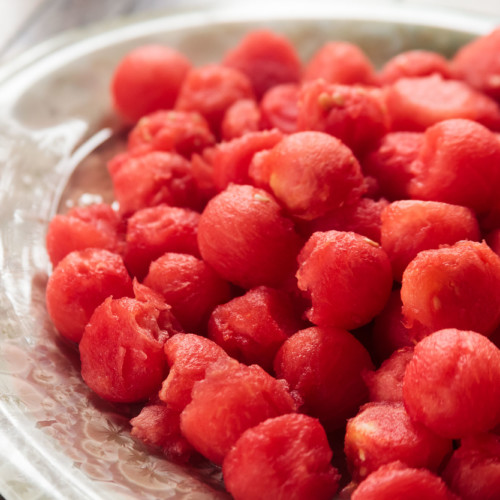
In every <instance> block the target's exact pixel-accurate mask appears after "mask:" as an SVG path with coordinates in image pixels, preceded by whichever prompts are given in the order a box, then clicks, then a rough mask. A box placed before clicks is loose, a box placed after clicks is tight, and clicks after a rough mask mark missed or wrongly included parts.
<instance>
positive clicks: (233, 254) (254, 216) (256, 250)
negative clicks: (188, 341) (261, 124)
mask: <svg viewBox="0 0 500 500" xmlns="http://www.w3.org/2000/svg"><path fill="white" fill-rule="evenodd" d="M198 246H199V248H200V253H201V255H202V257H203V259H204V260H205V261H206V262H207V263H208V264H210V265H211V266H212V267H213V268H214V269H215V270H216V271H217V272H218V273H219V274H220V275H221V276H222V277H223V278H225V279H227V280H228V281H230V282H232V283H234V284H236V285H238V286H241V287H243V288H247V289H249V288H254V287H256V286H260V285H267V286H279V285H280V284H281V283H282V282H283V281H284V280H285V279H286V278H288V277H290V276H291V275H292V274H293V273H294V272H295V269H296V257H297V254H298V252H299V249H300V246H301V239H300V238H299V236H298V234H297V233H296V232H295V227H294V224H293V222H292V221H291V220H290V219H289V218H287V217H286V216H285V215H284V214H283V211H282V208H281V207H280V205H279V204H278V202H277V201H276V200H275V199H274V197H273V196H272V195H271V194H269V193H267V192H266V191H264V190H262V189H258V188H255V187H252V186H248V185H235V184H232V185H230V186H228V188H227V189H226V190H224V191H222V192H221V193H220V194H218V195H217V196H215V197H214V198H212V199H211V200H210V201H209V203H208V204H207V206H206V207H205V210H204V211H203V213H202V214H201V218H200V222H199V224H198Z"/></svg>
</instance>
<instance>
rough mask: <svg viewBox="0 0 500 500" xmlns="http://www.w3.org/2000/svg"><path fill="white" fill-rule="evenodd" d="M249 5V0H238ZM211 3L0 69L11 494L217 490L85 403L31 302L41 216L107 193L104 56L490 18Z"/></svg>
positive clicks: (3, 350)
mask: <svg viewBox="0 0 500 500" xmlns="http://www.w3.org/2000/svg"><path fill="white" fill-rule="evenodd" d="M250 4H251V5H250ZM284 6H285V4H284V3H280V2H277V3H273V2H262V3H261V2H259V1H253V2H250V3H249V5H247V6H242V5H239V4H234V3H226V4H217V5H215V6H213V7H211V8H207V9H205V10H203V11H190V12H177V13H174V14H171V15H165V16H162V17H154V18H149V19H141V20H135V21H130V22H120V23H115V24H114V25H112V26H110V25H107V26H99V27H96V28H93V29H91V30H86V31H84V32H75V33H71V34H66V35H64V36H62V37H59V38H57V39H54V40H52V41H50V42H48V43H45V44H43V45H41V46H39V47H37V48H35V49H33V50H31V51H30V52H28V53H26V54H25V55H23V56H22V57H20V58H18V59H17V60H16V61H14V62H12V63H11V64H10V65H8V66H5V67H3V68H0V168H1V175H0V493H1V494H3V495H4V497H5V498H6V499H7V500H12V499H23V500H24V499H49V498H50V499H64V500H72V499H82V498H85V499H93V498H95V499H118V500H121V499H133V498H141V499H153V498H160V497H161V498H165V499H166V498H176V499H197V500H200V499H216V498H227V497H228V496H227V494H226V493H225V492H224V490H223V486H222V482H221V473H220V470H218V469H217V468H215V467H210V466H208V465H206V466H199V467H197V468H196V467H192V468H186V467H180V466H178V465H175V464H173V463H170V462H168V461H167V460H165V459H164V458H163V457H162V456H161V455H158V454H155V453H154V452H152V451H151V450H150V449H147V448H146V447H145V446H143V445H142V444H141V443H139V442H137V441H136V440H135V439H133V438H132V437H131V436H130V433H129V425H128V419H127V418H126V415H127V409H126V408H123V407H118V406H114V405H111V404H108V403H106V402H103V401H101V400H99V398H98V397H96V396H95V395H93V394H92V393H91V392H90V391H89V390H88V389H87V387H86V386H85V385H84V383H83V381H82V379H81V378H80V375H79V359H78V352H77V350H76V349H75V348H74V347H73V346H71V345H69V344H67V343H65V342H64V341H62V340H61V339H60V337H59V336H58V334H57V333H56V332H55V330H54V328H53V326H52V325H51V323H50V320H49V319H48V317H47V312H46V309H45V301H44V294H45V285H46V282H47V278H48V276H49V274H50V271H51V269H50V264H49V260H48V257H47V255H46V252H45V246H44V240H45V232H46V229H47V225H48V223H49V221H50V219H51V218H52V217H53V215H54V214H55V213H57V212H64V211H65V210H67V209H68V207H70V206H73V205H75V204H80V205H81V204H88V203H92V202H95V201H100V200H105V201H111V189H110V181H109V178H108V176H107V171H106V166H105V160H106V159H107V158H109V157H110V156H111V155H112V154H113V153H114V152H116V151H117V150H118V149H119V148H120V147H122V145H123V130H122V126H121V124H120V122H119V120H118V119H117V118H116V117H115V116H114V114H113V112H112V109H111V105H110V99H109V94H108V87H109V80H110V76H111V73H112V71H113V68H114V66H115V65H116V63H117V62H118V60H119V59H120V58H121V57H122V56H123V55H124V54H125V53H126V52H127V51H128V50H130V49H131V48H133V47H135V46H137V45H140V44H144V43H149V42H153V41H154V42H160V43H165V44H168V45H170V46H172V47H175V48H177V49H179V50H180V51H182V52H184V53H186V54H187V55H188V56H189V57H190V58H191V59H192V61H193V62H194V64H203V63H208V62H216V61H217V60H219V59H220V57H221V55H222V54H223V52H224V51H225V50H226V49H227V48H229V47H230V46H232V45H234V44H235V43H236V42H237V41H238V40H239V38H240V37H241V36H242V35H243V34H244V33H245V32H247V31H248V30H250V29H253V28H257V27H267V28H271V29H274V30H276V31H279V32H281V33H284V34H285V35H287V36H288V37H290V39H291V40H292V41H293V42H294V43H295V45H296V46H297V48H298V50H299V54H300V56H301V57H302V58H303V59H304V60H306V59H307V58H308V57H309V56H310V55H311V54H312V53H313V52H314V50H315V49H317V48H318V47H319V46H320V45H321V44H322V43H323V42H325V41H327V40H332V39H337V40H340V39H343V40H350V41H352V42H354V43H357V44H359V45H360V46H361V47H362V48H363V49H364V50H365V51H366V53H367V54H368V55H369V56H370V57H371V58H372V60H373V61H374V63H375V64H377V65H380V64H381V63H383V62H384V61H385V60H387V59H388V58H389V57H391V56H393V55H395V54H396V53H398V52H401V51H403V50H407V49H411V48H427V49H433V50H437V51H439V52H442V53H443V54H445V55H451V54H453V52H454V51H455V50H456V48H457V47H458V46H460V45H461V44H463V43H465V42H466V41H468V40H470V39H471V38H472V37H473V36H476V35H478V34H481V33H485V32H487V31H489V30H490V29H492V28H493V24H494V22H493V21H492V20H488V19H480V18H474V17H471V16H467V17H464V16H462V15H459V14H453V13H451V12H449V11H439V10H421V9H412V8H403V7H401V8H398V7H397V6H394V5H393V6H386V5H384V4H377V5H374V4H371V5H367V6H362V5H360V4H355V5H354V6H352V7H340V6H339V5H337V4H335V3H331V2H314V1H308V2H299V3H295V2H293V1H289V2H287V3H286V8H284Z"/></svg>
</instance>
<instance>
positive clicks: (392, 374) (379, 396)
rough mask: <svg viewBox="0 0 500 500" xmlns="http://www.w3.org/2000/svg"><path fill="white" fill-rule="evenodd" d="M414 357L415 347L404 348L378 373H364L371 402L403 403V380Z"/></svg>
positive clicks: (389, 359) (391, 357)
mask: <svg viewBox="0 0 500 500" xmlns="http://www.w3.org/2000/svg"><path fill="white" fill-rule="evenodd" d="M412 357H413V347H410V346H407V347H402V348H401V349H398V350H396V351H394V352H393V353H392V354H391V356H390V357H389V358H387V359H386V360H385V361H384V362H383V363H382V364H381V365H380V367H379V368H378V369H377V370H376V371H371V370H366V371H364V372H363V374H362V375H363V380H364V381H365V383H366V385H367V387H368V390H369V394H370V401H389V402H394V403H395V402H400V403H402V402H403V378H404V375H405V371H406V366H407V365H408V363H409V362H410V360H411V358H412Z"/></svg>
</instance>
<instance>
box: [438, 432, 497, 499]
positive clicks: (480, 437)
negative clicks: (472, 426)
mask: <svg viewBox="0 0 500 500" xmlns="http://www.w3.org/2000/svg"><path fill="white" fill-rule="evenodd" d="M442 476H443V479H444V480H445V481H446V483H447V484H448V486H449V488H450V489H451V490H452V491H453V492H455V493H456V494H457V495H458V496H459V497H460V498H461V499H463V500H475V499H476V498H480V499H481V500H497V499H498V498H500V436H499V435H497V434H493V433H485V434H477V435H475V436H470V437H467V438H464V439H462V440H461V442H460V447H459V448H458V449H456V450H455V451H454V452H453V455H452V456H451V458H450V460H449V462H448V463H447V464H446V467H445V469H444V471H443V474H442Z"/></svg>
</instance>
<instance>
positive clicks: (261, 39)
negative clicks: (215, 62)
mask: <svg viewBox="0 0 500 500" xmlns="http://www.w3.org/2000/svg"><path fill="white" fill-rule="evenodd" d="M223 64H224V65H225V66H228V67H230V68H235V69H237V70H239V71H241V72H242V73H244V74H245V75H246V76H247V77H248V78H249V79H250V81H251V82H252V87H253V89H254V91H255V95H256V96H257V98H258V99H260V98H261V97H262V96H263V95H264V94H265V92H266V91H267V90H269V89H270V88H272V87H275V86H276V85H280V84H283V83H298V82H299V80H300V76H301V72H302V63H301V62H300V59H299V56H298V54H297V51H296V50H295V47H294V46H293V45H292V44H291V42H290V40H288V39H287V38H286V37H284V36H283V35H279V34H278V33H273V32H272V31H269V30H264V29H262V30H253V31H251V32H250V33H248V34H247V35H246V36H244V37H243V38H242V39H241V40H240V42H239V43H238V45H236V46H235V47H234V48H233V49H231V50H229V51H228V52H227V53H226V54H225V55H224V58H223Z"/></svg>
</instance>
